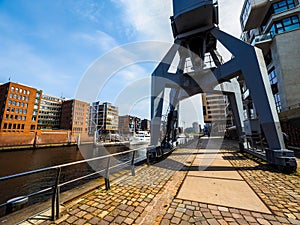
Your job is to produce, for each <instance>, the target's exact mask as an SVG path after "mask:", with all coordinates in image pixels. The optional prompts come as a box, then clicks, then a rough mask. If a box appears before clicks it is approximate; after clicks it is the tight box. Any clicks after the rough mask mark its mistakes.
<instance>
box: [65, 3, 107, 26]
mask: <svg viewBox="0 0 300 225" xmlns="http://www.w3.org/2000/svg"><path fill="white" fill-rule="evenodd" d="M65 4H66V5H67V6H68V7H69V10H70V11H71V12H73V13H75V14H77V15H78V16H79V17H81V18H83V19H85V20H90V21H91V22H96V23H98V22H100V21H101V18H102V12H103V10H104V5H105V2H104V1H96V0H85V1H82V0H71V1H70V0H67V1H65Z"/></svg>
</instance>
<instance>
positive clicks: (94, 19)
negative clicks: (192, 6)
mask: <svg viewBox="0 0 300 225" xmlns="http://www.w3.org/2000/svg"><path fill="white" fill-rule="evenodd" d="M225 1H226V3H225ZM242 4H243V1H241V0H219V16H220V28H221V29H222V30H224V31H226V32H228V33H230V34H232V35H234V36H236V37H239V36H240V32H241V31H240V25H239V14H240V11H241V7H242ZM171 15H172V1H171V0H163V1H162V0H151V1H149V0H43V1H38V0H31V1H28V0H0V49H1V51H0V83H6V82H8V81H9V80H10V81H13V82H17V83H23V84H26V85H29V86H32V87H35V88H37V89H41V90H43V92H44V93H47V94H49V95H53V96H58V97H61V96H62V97H66V98H74V97H75V96H77V94H78V91H79V92H85V93H86V94H87V93H89V92H88V91H89V89H92V88H86V87H85V89H84V90H82V88H81V89H80V87H81V83H82V82H83V81H84V79H85V77H88V76H89V73H90V72H91V71H92V69H93V68H94V67H95V65H96V66H97V65H98V66H100V65H101V62H103V59H104V58H107V59H108V61H107V62H108V65H107V63H106V66H107V67H109V62H111V61H109V60H111V57H112V56H114V57H117V58H118V60H119V61H120V64H118V65H119V66H121V67H122V65H124V67H126V68H115V70H114V71H113V73H112V74H109V78H108V79H105V80H104V82H103V83H104V84H105V85H104V84H101V85H100V84H99V85H100V86H99V85H98V86H97V88H100V90H97V91H98V92H97V95H95V94H91V95H90V97H91V98H92V99H95V100H100V101H109V102H112V103H117V102H118V103H119V104H122V103H124V100H121V99H122V96H121V97H120V95H123V98H124V93H126V90H127V89H129V88H128V87H130V86H132V85H133V87H134V85H140V83H143V81H145V82H144V83H147V82H148V81H149V77H150V73H151V71H153V69H154V68H155V66H156V65H157V64H158V62H159V59H160V58H161V57H162V56H163V54H164V53H165V52H166V51H167V49H168V46H169V45H168V44H171V43H172V41H173V37H172V31H171V28H170V21H169V17H170V16H171ZM143 42H145V43H143ZM132 43H133V44H132ZM136 43H138V44H136ZM153 43H158V44H156V45H155V46H156V47H155V48H154V49H155V50H157V51H155V52H154V51H153V52H152V53H153V54H150V53H149V54H146V53H143V55H142V56H139V57H138V58H137V59H136V60H140V61H133V60H128V59H129V58H130V55H131V52H130V49H134V50H136V49H139V47H140V46H143V45H144V46H147V47H145V49H151V46H152V44H153ZM159 43H166V44H163V46H164V47H160V46H161V45H160V44H159ZM128 46H130V47H128ZM137 46H138V47H137ZM141 49H142V48H141ZM125 50H126V51H125ZM221 51H222V50H221ZM142 52H143V51H142ZM149 52H151V51H150V50H149ZM224 54H225V52H224ZM145 55H147V56H145ZM108 56H110V57H108ZM226 57H230V56H229V55H227V56H225V58H226ZM133 58H134V57H133ZM133 58H130V59H133ZM134 59H135V58H134ZM121 62H122V63H123V64H122V63H121ZM105 68H106V67H105ZM105 68H103V67H102V68H98V69H97V75H95V74H93V76H91V77H90V78H91V79H90V81H89V82H92V83H94V82H96V80H97V79H98V78H96V77H95V76H98V77H99V76H100V77H101V76H102V77H103V76H107V75H105V72H106V70H105ZM94 80H95V81H94ZM100 80H101V79H100ZM93 81H94V82H93ZM92 83H91V87H92V85H93V84H92ZM148 83H149V82H148ZM145 89H147V88H145ZM120 93H122V94H120ZM146 99H147V96H146V94H142V96H141V97H140V99H137V100H136V101H135V102H134V103H132V104H131V106H129V108H130V107H131V108H130V109H128V110H129V111H128V110H127V109H126V110H127V112H128V113H131V112H133V111H132V110H133V108H135V110H136V111H139V110H140V111H142V110H144V109H145V105H146V104H148V103H147V100H146ZM82 100H87V99H82ZM90 100H91V99H89V101H90ZM138 103H139V104H138ZM120 108H122V107H121V106H120ZM121 110H122V109H121ZM130 110H131V111H130ZM127 112H125V111H124V113H127Z"/></svg>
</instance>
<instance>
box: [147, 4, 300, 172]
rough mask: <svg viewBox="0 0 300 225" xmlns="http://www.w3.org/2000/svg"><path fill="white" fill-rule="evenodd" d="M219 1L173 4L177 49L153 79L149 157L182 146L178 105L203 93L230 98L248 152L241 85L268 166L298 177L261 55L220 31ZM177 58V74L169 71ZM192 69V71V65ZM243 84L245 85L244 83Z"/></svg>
mask: <svg viewBox="0 0 300 225" xmlns="http://www.w3.org/2000/svg"><path fill="white" fill-rule="evenodd" d="M218 20H219V19H218V2H217V1H216V0H185V1H182V0H173V16H172V17H171V26H172V31H173V36H174V43H173V45H172V47H171V48H170V49H169V51H168V52H167V53H166V55H165V56H164V58H163V59H162V61H161V62H160V63H159V65H158V66H157V67H156V69H155V70H154V72H153V73H152V77H151V145H150V147H149V148H148V150H147V155H148V157H158V156H160V155H161V154H163V152H164V151H169V150H171V148H172V145H173V143H174V142H176V137H177V134H176V131H177V127H178V105H179V102H180V101H182V100H183V99H187V98H189V97H191V96H194V95H196V94H199V93H210V92H211V93H213V92H219V93H220V92H221V93H223V94H224V95H226V96H228V100H229V103H230V105H231V109H232V114H233V118H234V121H235V125H236V128H237V132H238V136H239V146H240V150H241V151H243V150H244V148H245V144H244V143H245V138H244V124H243V122H244V121H243V105H242V98H241V93H240V87H239V81H240V80H243V81H244V82H245V84H246V86H247V88H248V89H249V92H250V95H251V97H252V100H253V103H254V105H255V109H256V112H257V114H258V116H259V121H260V125H261V127H262V129H263V131H264V134H265V138H266V141H267V143H268V149H266V153H265V159H266V161H267V162H268V163H270V164H273V165H276V166H278V167H280V168H283V169H285V170H288V171H295V170H296V168H297V163H296V160H295V157H294V153H293V151H290V150H287V149H286V147H287V146H285V143H284V140H283V135H282V131H281V126H280V122H279V117H278V114H277V111H276V107H275V102H274V98H273V94H272V90H271V87H270V84H269V80H268V72H267V69H266V66H265V62H264V58H263V55H262V52H261V50H260V49H258V48H256V47H254V46H251V45H249V44H247V43H245V42H243V41H242V40H239V39H237V38H235V37H233V36H231V35H229V34H227V33H226V32H224V31H222V30H220V28H219V26H218V24H219V21H218ZM218 42H219V43H221V44H222V45H223V46H224V47H225V48H226V49H227V50H228V51H229V52H230V53H231V54H232V58H231V59H230V60H229V61H227V62H225V63H223V62H222V60H221V57H220V54H219V53H218V51H217V43H218ZM207 55H209V56H210V57H211V58H212V60H213V66H212V67H210V68H208V67H207V65H206V64H205V57H206V56H207ZM176 56H179V60H178V62H177V65H176V67H177V68H176V72H175V73H174V72H173V73H172V72H170V71H169V69H170V66H171V65H172V64H174V61H176V60H174V59H175V58H176ZM188 63H190V64H191V66H190V68H189V71H187V70H186V65H187V64H188ZM238 79H239V81H238ZM167 88H168V89H170V90H171V91H170V92H169V99H168V104H169V107H168V108H169V110H168V116H167V122H166V129H165V136H164V138H163V139H162V140H161V141H160V134H161V124H162V111H163V106H164V104H165V103H166V101H165V100H164V95H165V93H166V89H167Z"/></svg>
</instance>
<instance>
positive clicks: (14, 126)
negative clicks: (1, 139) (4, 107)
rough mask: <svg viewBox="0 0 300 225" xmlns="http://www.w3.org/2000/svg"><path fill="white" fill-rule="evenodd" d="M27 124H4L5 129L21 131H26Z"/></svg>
mask: <svg viewBox="0 0 300 225" xmlns="http://www.w3.org/2000/svg"><path fill="white" fill-rule="evenodd" d="M24 127H25V124H15V123H13V124H12V123H4V124H3V129H18V130H19V129H21V130H24Z"/></svg>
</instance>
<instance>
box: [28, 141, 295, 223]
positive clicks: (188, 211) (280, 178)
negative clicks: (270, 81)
mask: <svg viewBox="0 0 300 225" xmlns="http://www.w3.org/2000/svg"><path fill="white" fill-rule="evenodd" d="M203 143H204V142H203ZM222 149H223V153H222V154H224V156H226V158H227V159H229V162H230V163H231V164H232V165H233V166H234V167H235V168H236V169H237V171H238V172H239V174H240V175H241V177H242V178H243V179H244V180H245V181H246V182H247V183H248V184H249V185H250V187H251V188H252V189H253V190H254V191H255V192H256V194H257V195H258V196H259V197H260V198H261V199H262V201H263V202H264V203H265V204H266V205H267V206H268V207H269V209H270V210H271V212H272V214H271V215H270V214H263V213H259V212H251V211H247V210H242V209H236V208H230V207H225V206H221V205H220V206H219V205H210V204H207V203H203V202H195V201H190V200H183V199H177V198H176V195H177V192H178V189H179V188H180V186H181V184H182V181H183V180H184V178H185V176H186V174H187V172H188V171H187V170H181V168H182V167H183V165H191V162H193V161H194V159H195V157H196V154H194V153H197V152H198V150H197V149H192V148H190V149H188V148H187V149H178V150H176V151H175V152H174V154H171V155H170V156H168V159H166V160H164V161H161V162H158V163H157V164H154V165H151V166H142V167H141V168H140V169H139V170H138V171H137V172H136V176H131V175H128V176H127V175H125V176H124V177H123V179H120V180H118V181H117V182H116V183H112V184H111V190H109V191H106V190H104V189H101V188H100V189H97V190H95V191H93V192H91V193H89V194H87V195H86V196H82V197H81V198H82V199H83V200H82V201H80V202H78V203H76V204H75V205H74V206H72V208H71V209H69V210H67V211H65V212H64V215H65V217H62V218H60V220H57V221H55V222H54V223H53V222H51V221H45V222H48V224H68V225H70V224H76V223H77V224H82V223H85V224H86V225H88V224H125V225H126V224H143V225H144V224H145V225H148V224H149V225H150V224H151V225H152V224H154V225H156V224H162V225H168V224H180V223H181V224H208V225H210V224H221V225H225V224H232V225H234V224H253V225H254V224H260V225H269V224H272V225H277V224H288V225H290V224H299V223H300V221H299V219H300V218H299V217H300V201H299V198H300V177H299V176H295V175H287V174H282V173H278V172H277V171H276V170H274V169H270V167H268V166H267V165H266V164H264V163H260V161H253V160H252V159H250V158H247V157H246V156H245V155H243V154H241V153H237V152H235V151H234V149H237V148H236V144H234V143H232V142H228V141H224V142H223V146H222ZM176 153H180V154H176ZM188 162H189V163H188ZM28 222H29V221H28ZM31 224H32V223H31Z"/></svg>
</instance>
